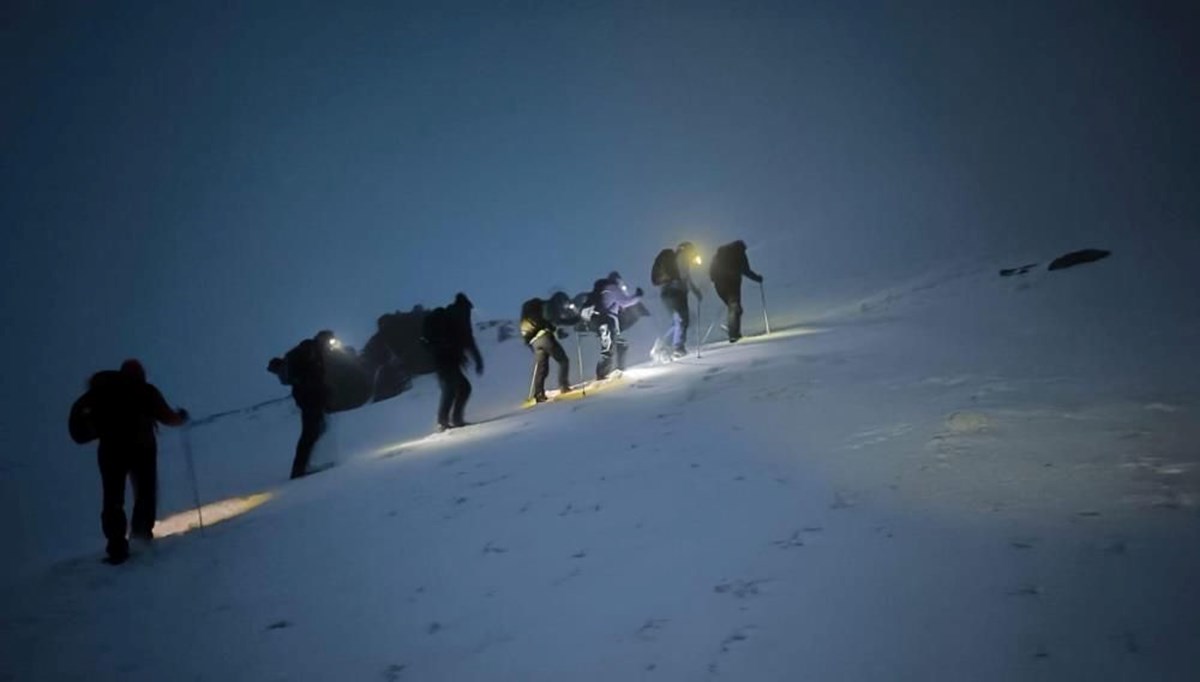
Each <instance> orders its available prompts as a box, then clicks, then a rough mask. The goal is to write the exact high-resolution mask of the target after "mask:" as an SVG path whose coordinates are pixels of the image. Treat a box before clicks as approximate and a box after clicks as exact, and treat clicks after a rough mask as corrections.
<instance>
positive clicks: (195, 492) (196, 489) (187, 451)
mask: <svg viewBox="0 0 1200 682" xmlns="http://www.w3.org/2000/svg"><path fill="white" fill-rule="evenodd" d="M191 431H192V427H191V426H190V425H185V426H184V427H183V430H182V431H180V432H179V437H180V440H182V441H183V458H184V459H185V460H187V470H188V478H190V479H191V480H192V499H194V500H195V501H196V518H197V519H199V521H200V533H201V534H202V535H203V534H204V512H203V511H202V510H201V508H200V484H199V483H198V482H197V481H196V462H195V459H194V458H193V457H192V436H191Z"/></svg>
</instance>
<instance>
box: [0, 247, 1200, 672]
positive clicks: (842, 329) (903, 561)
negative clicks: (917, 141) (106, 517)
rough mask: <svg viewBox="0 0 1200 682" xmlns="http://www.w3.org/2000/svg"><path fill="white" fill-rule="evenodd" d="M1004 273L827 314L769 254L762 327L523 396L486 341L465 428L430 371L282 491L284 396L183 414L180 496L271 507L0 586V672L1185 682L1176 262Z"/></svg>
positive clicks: (290, 417)
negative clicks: (188, 423)
mask: <svg viewBox="0 0 1200 682" xmlns="http://www.w3.org/2000/svg"><path fill="white" fill-rule="evenodd" d="M1038 255H1039V256H1041V257H1042V258H1041V260H1042V262H1043V266H1044V263H1045V259H1044V257H1045V256H1052V255H1057V254H1038ZM1035 260H1037V259H1035ZM1018 261H1019V259H1018ZM1020 264H1022V263H1021V262H1015V261H1014V262H1004V263H996V264H990V263H989V264H978V263H976V264H971V265H969V266H964V267H958V268H953V269H945V270H942V271H939V272H937V273H935V274H931V275H929V276H927V277H924V278H921V279H920V280H917V281H914V282H911V283H908V284H906V285H904V286H896V287H892V288H890V289H888V290H887V291H885V292H883V293H881V294H879V295H877V296H872V297H870V298H869V299H866V300H862V301H860V302H858V303H857V304H856V305H855V306H852V307H843V308H840V309H838V310H829V311H825V314H822V315H814V314H807V313H806V314H801V312H800V311H805V310H808V311H811V305H810V306H809V307H808V308H805V307H804V306H803V305H802V295H801V294H799V293H796V294H790V293H789V292H793V291H796V292H798V291H799V287H798V286H796V282H787V281H783V280H784V279H786V278H784V277H773V276H772V272H773V271H772V270H771V269H769V268H768V269H764V272H765V273H766V274H767V275H768V277H769V278H770V279H769V280H768V283H769V285H770V286H771V287H772V288H771V292H772V293H773V295H774V296H778V298H779V299H780V300H779V301H778V302H776V301H774V300H773V301H772V303H773V305H776V306H778V308H779V309H778V310H776V311H775V312H776V313H777V315H776V316H775V317H773V319H772V322H773V325H774V326H775V327H776V329H775V330H774V331H775V333H774V334H772V335H771V336H769V337H765V338H750V339H747V340H746V342H744V343H742V344H738V345H736V346H729V345H727V344H724V343H715V344H712V345H711V346H710V347H708V348H706V349H705V352H704V353H703V355H702V357H700V358H696V357H694V356H693V357H689V358H688V359H686V360H683V361H680V362H678V363H675V364H673V365H670V366H666V367H657V366H642V367H638V368H635V369H633V370H632V371H630V372H629V374H628V375H627V377H626V379H625V380H624V381H623V383H622V384H620V385H618V386H615V387H612V388H611V389H609V390H605V391H603V392H601V393H598V394H596V395H594V396H590V397H588V398H586V399H583V400H577V401H563V402H559V403H554V404H549V405H545V406H540V407H538V408H536V409H533V410H524V411H523V410H521V409H520V408H519V403H520V401H521V398H522V397H523V396H524V393H525V390H526V388H527V386H528V381H529V375H528V372H529V354H528V352H527V351H526V350H525V349H524V348H522V347H521V346H519V344H517V343H514V342H509V343H504V344H495V343H494V342H489V343H488V344H487V347H486V353H487V360H488V373H487V374H486V375H485V376H484V377H482V378H480V379H478V380H476V387H477V392H476V397H475V399H474V400H473V402H472V405H471V408H470V410H469V417H473V418H475V419H477V420H480V421H481V422H482V423H480V424H478V425H476V426H473V427H471V428H469V429H465V430H463V431H460V432H454V433H451V434H449V435H445V436H435V437H424V435H425V434H426V433H427V432H428V431H429V426H430V425H431V422H432V410H433V403H434V400H435V393H436V390H435V387H434V386H433V385H432V382H431V381H429V380H428V378H426V379H423V380H420V381H418V383H417V386H416V388H415V389H414V390H413V391H412V392H410V393H408V394H405V395H403V396H401V397H400V398H397V399H395V400H392V401H388V402H384V403H381V404H378V405H373V406H370V407H368V408H364V409H362V410H358V411H355V412H352V413H347V414H342V415H338V416H336V417H335V418H334V421H333V426H332V430H331V432H330V435H329V437H328V438H327V439H326V441H325V442H324V443H323V445H322V448H321V451H320V452H319V453H318V455H317V458H316V459H317V460H318V461H320V460H322V459H324V460H337V461H338V462H339V466H337V467H335V468H333V469H331V470H329V471H327V472H325V473H322V474H320V475H316V476H313V477H310V478H308V479H305V480H302V481H298V482H294V483H286V482H283V481H282V479H283V478H284V476H285V475H286V473H287V469H288V465H289V462H290V457H291V449H292V447H293V443H294V438H295V435H296V433H295V432H296V430H297V429H298V424H297V421H298V420H297V419H296V417H295V416H294V414H293V413H292V408H291V406H290V404H287V403H283V404H279V405H275V406H270V407H267V408H263V409H261V410H258V411H256V412H254V413H252V414H250V415H246V416H239V417H237V418H231V419H226V420H221V421H218V422H215V423H213V424H211V425H208V426H203V427H198V428H196V429H195V430H194V432H193V433H192V434H191V437H192V441H193V449H194V452H195V456H196V464H197V470H198V475H199V480H200V484H201V494H202V496H203V497H204V499H205V500H206V501H215V500H220V499H224V498H228V497H232V496H241V495H248V494H251V493H256V492H264V491H265V492H272V493H274V497H273V498H272V499H270V500H269V501H267V502H266V503H265V504H262V505H261V506H258V507H255V508H254V509H252V510H250V511H248V512H247V513H245V514H242V515H240V516H236V517H234V518H232V519H229V520H227V521H225V522H223V523H220V524H218V525H214V526H210V527H209V528H208V529H207V530H206V531H205V532H204V533H203V534H201V533H200V532H196V531H192V532H189V533H185V534H181V535H176V536H172V537H168V538H164V539H162V540H161V541H160V542H159V543H158V546H157V547H156V549H155V550H154V551H153V553H152V554H143V555H140V556H137V557H135V558H134V559H133V560H132V561H131V562H130V563H128V564H126V565H125V566H122V567H120V568H112V567H108V566H105V565H102V564H100V563H99V558H100V555H99V553H98V552H99V550H100V548H101V544H102V543H101V540H100V538H99V537H97V538H96V544H95V547H96V551H95V552H92V553H89V554H87V555H85V556H80V557H79V558H77V559H73V560H70V561H65V562H61V563H58V564H56V565H54V566H52V567H49V568H48V569H46V570H43V571H38V572H35V573H33V574H31V575H28V576H25V577H22V578H21V579H19V580H16V581H14V582H12V583H11V584H9V585H7V586H5V587H4V591H3V593H2V595H0V599H2V602H0V603H2V604H3V605H4V606H3V608H4V620H3V628H4V630H3V636H2V637H0V679H14V680H57V679H87V680H224V679H238V680H285V679H286V680H455V681H459V680H706V679H729V680H802V679H803V680H896V679H918V680H1042V679H1044V680H1066V679H1070V680H1101V679H1104V680H1110V679H1111V680H1194V679H1198V678H1200V647H1198V646H1196V644H1197V637H1198V636H1200V587H1197V583H1196V580H1195V579H1196V576H1197V575H1198V574H1200V523H1198V522H1200V516H1198V507H1200V450H1198V449H1197V447H1196V443H1197V442H1200V420H1197V417H1196V416H1197V414H1198V412H1200V391H1198V390H1197V389H1196V387H1195V381H1196V379H1197V378H1198V377H1197V371H1196V369H1197V363H1196V361H1195V360H1194V358H1193V355H1194V352H1195V348H1197V346H1198V342H1200V315H1197V314H1196V313H1197V307H1196V303H1195V302H1194V301H1183V300H1181V297H1179V296H1163V295H1161V294H1162V293H1163V291H1164V290H1167V289H1170V290H1176V291H1177V290H1178V287H1186V286H1194V284H1195V282H1194V276H1193V275H1192V274H1191V273H1190V272H1188V270H1187V268H1186V263H1182V262H1168V261H1164V260H1159V259H1158V255H1157V254H1155V253H1153V252H1148V253H1130V252H1120V251H1118V252H1117V253H1116V254H1114V256H1113V257H1112V258H1110V259H1108V260H1106V261H1102V262H1099V263H1095V264H1092V265H1086V266H1082V267H1078V268H1075V269H1071V270H1066V271H1061V272H1054V273H1049V272H1046V271H1045V270H1044V269H1038V270H1035V271H1033V272H1031V273H1029V274H1028V275H1024V276H1019V277H1013V278H1001V277H998V276H997V274H996V273H997V270H998V269H999V267H1001V266H1011V265H1020ZM1189 278H1192V279H1189ZM1193 291H1194V289H1193ZM710 298H711V297H710ZM746 299H747V314H746V324H747V332H748V333H751V334H755V333H758V332H759V331H760V330H761V326H762V325H761V317H760V308H759V306H758V301H757V289H756V288H755V287H754V285H752V284H749V283H747V287H746ZM789 299H791V300H789ZM1179 306H1185V307H1184V308H1180V307H1179ZM706 308H707V311H706V314H707V315H709V316H710V317H711V315H712V313H711V311H712V308H713V306H712V304H711V303H708V302H706ZM709 321H711V320H706V321H704V322H703V324H704V325H705V326H707V324H708V322H709ZM662 326H663V324H662V321H661V318H659V319H655V320H651V321H649V322H646V323H643V324H642V325H640V326H639V327H638V328H636V329H634V330H633V331H634V332H635V333H634V334H633V336H634V338H635V346H634V352H635V354H636V356H637V358H638V360H641V359H642V358H643V357H644V355H645V351H646V350H647V349H648V348H649V340H650V338H651V337H652V335H653V332H654V331H656V327H662ZM717 335H718V336H719V333H718V334H717ZM593 345H594V341H593V342H592V343H590V344H589V346H593ZM567 349H568V350H569V351H570V353H571V356H572V359H574V357H575V347H574V344H573V339H572V340H568V342H567ZM588 351H589V352H588V359H587V364H588V365H589V366H590V365H591V364H592V363H593V362H594V352H592V349H591V348H588ZM484 420H486V421H484ZM178 438H179V437H178V436H177V435H175V434H171V433H164V434H163V436H162V441H163V446H162V451H161V453H160V460H161V461H162V465H161V470H162V473H161V478H162V486H163V499H164V507H165V508H164V510H163V511H164V515H166V514H167V513H170V512H178V511H183V510H186V509H187V508H188V506H189V505H190V502H191V490H190V488H189V486H188V483H187V477H186V474H185V470H184V467H183V463H182V462H183V459H182V457H181V456H180V447H179V443H180V441H179V440H178ZM97 536H98V532H97Z"/></svg>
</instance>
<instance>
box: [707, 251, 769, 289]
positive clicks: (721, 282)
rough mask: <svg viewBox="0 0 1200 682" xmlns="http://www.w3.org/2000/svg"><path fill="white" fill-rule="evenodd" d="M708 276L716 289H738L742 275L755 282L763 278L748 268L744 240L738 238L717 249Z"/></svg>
mask: <svg viewBox="0 0 1200 682" xmlns="http://www.w3.org/2000/svg"><path fill="white" fill-rule="evenodd" d="M708 276H709V278H710V279H712V283H713V286H715V287H716V289H717V291H731V290H734V289H738V288H739V284H740V282H741V279H742V277H743V276H746V277H749V278H750V279H751V280H753V281H755V282H761V281H762V279H763V278H762V276H761V275H759V274H758V273H757V272H754V271H753V270H751V269H750V261H749V259H747V258H746V242H743V241H742V240H740V239H739V240H737V241H736V242H731V243H729V244H726V245H725V246H722V247H721V248H719V249H717V253H716V254H715V255H714V256H713V260H712V265H710V266H709V268H708Z"/></svg>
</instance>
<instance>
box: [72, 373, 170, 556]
mask: <svg viewBox="0 0 1200 682" xmlns="http://www.w3.org/2000/svg"><path fill="white" fill-rule="evenodd" d="M187 420H188V413H187V410H182V409H180V410H173V409H171V407H170V406H168V405H167V401H166V400H165V399H163V396H162V393H161V392H160V391H159V390H158V388H156V387H155V386H154V385H153V384H151V383H148V382H147V381H146V370H145V369H144V368H143V367H142V364H141V363H140V362H138V361H137V360H126V361H125V362H124V363H122V364H121V369H120V370H119V371H111V370H108V371H101V372H97V373H95V374H93V375H92V377H91V379H90V380H89V381H88V390H87V392H86V393H84V394H83V395H82V396H80V398H79V399H78V400H76V401H75V403H74V404H73V405H72V406H71V415H70V418H69V419H68V424H67V426H68V430H69V431H70V434H71V438H72V439H73V440H74V441H75V442H76V443H79V444H80V445H82V444H84V443H89V442H91V441H93V440H99V441H100V443H99V446H98V447H97V453H96V454H97V461H98V463H99V466H100V481H101V485H102V489H103V499H104V501H103V504H102V507H101V512H100V525H101V528H102V529H103V531H104V537H105V539H106V540H107V546H106V548H105V549H106V552H107V554H108V558H107V559H106V560H107V561H108V563H111V564H120V563H123V562H124V561H125V560H126V559H128V558H129V541H128V540H127V539H126V537H125V532H126V528H127V525H126V517H125V480H126V479H129V481H130V483H131V484H132V486H133V515H132V519H131V522H130V523H129V524H128V529H129V531H130V536H131V537H132V538H133V539H135V540H139V541H141V542H146V543H148V542H150V541H152V540H153V539H154V522H155V518H156V516H157V513H158V508H157V507H158V443H157V440H156V438H155V432H156V431H157V425H158V424H166V425H168V426H179V425H180V424H183V423H184V422H186V421H187Z"/></svg>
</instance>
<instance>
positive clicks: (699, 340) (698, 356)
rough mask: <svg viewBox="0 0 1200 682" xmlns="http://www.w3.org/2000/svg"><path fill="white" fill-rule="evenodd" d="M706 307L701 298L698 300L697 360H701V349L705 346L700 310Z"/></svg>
mask: <svg viewBox="0 0 1200 682" xmlns="http://www.w3.org/2000/svg"><path fill="white" fill-rule="evenodd" d="M703 305H704V301H702V300H701V299H700V298H699V297H697V298H696V359H697V360H699V359H700V347H701V346H703V345H704V340H703V339H701V338H700V326H701V325H700V308H701V307H702V306H703Z"/></svg>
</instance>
